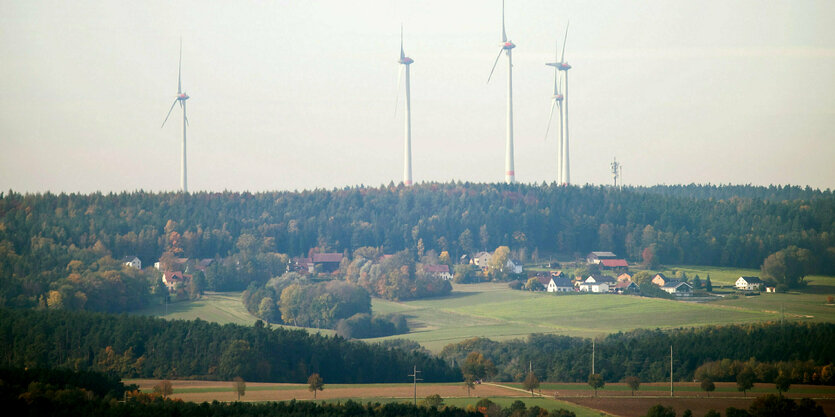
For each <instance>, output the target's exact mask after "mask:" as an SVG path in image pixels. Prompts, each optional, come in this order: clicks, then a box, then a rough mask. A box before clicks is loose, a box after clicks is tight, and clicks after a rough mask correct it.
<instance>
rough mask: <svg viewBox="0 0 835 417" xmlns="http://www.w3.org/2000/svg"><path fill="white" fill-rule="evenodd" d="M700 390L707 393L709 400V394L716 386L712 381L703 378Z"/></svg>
mask: <svg viewBox="0 0 835 417" xmlns="http://www.w3.org/2000/svg"><path fill="white" fill-rule="evenodd" d="M701 388H702V391H704V392H706V393H707V396H708V398H710V393H711V392H713V391H714V390H715V389H716V384H714V383H713V380H712V379H710V378H705V379H703V380H702V384H701Z"/></svg>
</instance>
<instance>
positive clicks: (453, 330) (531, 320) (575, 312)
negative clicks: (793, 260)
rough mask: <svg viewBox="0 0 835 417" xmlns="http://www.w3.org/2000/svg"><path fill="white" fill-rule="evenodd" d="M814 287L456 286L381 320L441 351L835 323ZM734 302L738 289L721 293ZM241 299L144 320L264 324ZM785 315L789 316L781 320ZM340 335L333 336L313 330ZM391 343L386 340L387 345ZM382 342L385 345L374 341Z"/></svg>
mask: <svg viewBox="0 0 835 417" xmlns="http://www.w3.org/2000/svg"><path fill="white" fill-rule="evenodd" d="M672 270H679V271H684V272H686V273H687V275H688V276H690V277H692V276H694V275H695V274H699V276H700V277H702V278H705V277H706V276H707V275H708V274H709V275H710V277H711V281H712V282H713V283H714V284H715V286H716V287H718V286H720V285H732V284H733V282H734V281H735V280H736V278H737V277H739V276H741V275H746V276H748V275H758V273H759V271H757V270H753V269H739V268H719V267H698V266H673V267H670V268H669V269H667V270H666V272H671V271H672ZM806 281H807V282H808V283H809V285H808V286H807V288H805V289H803V290H802V291H792V292H789V293H786V294H766V293H761V294H760V295H758V296H751V297H746V296H741V297H737V298H734V297H724V298H723V297H716V298H715V300H713V301H710V302H701V303H694V302H682V301H672V300H662V299H653V298H641V297H631V296H620V295H605V294H571V295H559V296H558V295H554V294H548V293H541V292H540V293H532V292H528V291H514V290H511V289H509V288H508V287H507V284H506V283H482V284H456V285H454V290H453V293H452V294H451V295H449V296H447V297H442V298H435V299H424V300H413V301H406V302H395V301H388V300H382V299H377V298H374V299H372V308H373V310H374V312H375V313H382V314H385V313H403V314H404V315H406V316H407V318H408V320H409V326H410V328H411V329H412V331H411V332H410V333H409V334H406V335H398V336H393V337H390V338H406V339H411V340H414V341H417V342H418V343H420V344H422V345H423V346H425V347H427V348H428V349H430V350H432V351H434V352H439V351H440V350H441V349H443V347H444V346H446V345H447V344H449V343H454V342H459V341H461V340H464V339H467V338H471V337H476V336H478V337H487V338H491V339H495V340H507V339H513V338H524V337H526V336H527V335H529V334H531V333H551V334H563V335H571V336H583V337H593V336H600V335H605V334H608V333H612V332H618V331H627V330H631V329H635V328H676V327H691V326H702V325H710V324H729V323H749V322H759V321H768V320H779V319H780V317H781V316H783V317H785V319H786V320H807V321H827V322H833V321H835V305H830V304H827V303H826V298H827V296H829V295H835V277H822V276H810V277H807V279H806ZM716 293H717V294H719V295H732V293H733V291H731V290H717V292H716ZM240 296H241V293H238V292H230V293H212V292H208V293H206V294H205V295H204V297H203V298H201V299H200V300H196V301H185V302H179V303H172V304H169V305H168V312H167V314H166V315H164V312H165V307H164V306H161V305H160V306H153V307H150V308H147V309H144V310H141V311H137V312H136V313H137V314H147V315H155V316H163V315H164V316H165V318H168V319H188V320H193V319H195V318H198V317H199V318H201V319H203V320H206V321H214V322H218V323H237V324H244V325H252V324H253V323H254V322H255V321H256V320H257V318H256V317H255V316H252V315H251V314H249V313H248V312H247V311H246V309H244V307H243V304H242V303H241V300H240ZM781 310H782V314H781ZM311 331H312V332H318V333H322V334H333V331H330V330H311ZM383 339H385V338H383ZM371 340H372V341H373V340H381V339H371Z"/></svg>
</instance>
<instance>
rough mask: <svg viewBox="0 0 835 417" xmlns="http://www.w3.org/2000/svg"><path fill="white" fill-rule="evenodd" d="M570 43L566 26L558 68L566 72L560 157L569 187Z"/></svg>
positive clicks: (563, 179) (564, 179)
mask: <svg viewBox="0 0 835 417" xmlns="http://www.w3.org/2000/svg"><path fill="white" fill-rule="evenodd" d="M566 41H568V24H566V25H565V36H564V37H563V41H562V55H561V56H560V62H557V63H556V68H557V70H558V71H561V72H564V73H565V75H564V76H563V77H562V79H563V89H562V91H563V94H564V99H563V103H562V105H561V106H560V107H561V109H562V113H563V114H562V115H561V116H560V120H564V121H565V123H564V124H562V126H561V128H562V129H563V131H564V133H561V134H560V135H561V136H562V135H565V136H564V140H563V141H562V144H561V148H560V155H561V156H562V165H561V168H562V178H561V180H562V184H565V185H569V184H571V169H570V168H571V166H570V165H569V159H568V70H570V69H571V65H568V63H567V62H565V43H566Z"/></svg>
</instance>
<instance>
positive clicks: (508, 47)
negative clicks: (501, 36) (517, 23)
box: [502, 41, 516, 50]
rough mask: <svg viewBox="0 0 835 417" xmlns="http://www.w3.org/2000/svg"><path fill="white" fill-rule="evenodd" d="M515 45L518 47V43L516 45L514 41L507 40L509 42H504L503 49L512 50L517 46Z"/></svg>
mask: <svg viewBox="0 0 835 417" xmlns="http://www.w3.org/2000/svg"><path fill="white" fill-rule="evenodd" d="M515 47H516V45H514V44H513V42H511V41H507V42H505V43H503V44H502V49H505V50H510V49H513V48H515Z"/></svg>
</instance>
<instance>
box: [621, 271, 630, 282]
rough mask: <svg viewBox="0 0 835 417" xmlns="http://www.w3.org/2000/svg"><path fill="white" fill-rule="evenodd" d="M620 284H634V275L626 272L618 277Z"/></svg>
mask: <svg viewBox="0 0 835 417" xmlns="http://www.w3.org/2000/svg"><path fill="white" fill-rule="evenodd" d="M618 282H632V275H629V274H628V273H625V272H624V273H622V274H620V275H618Z"/></svg>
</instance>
